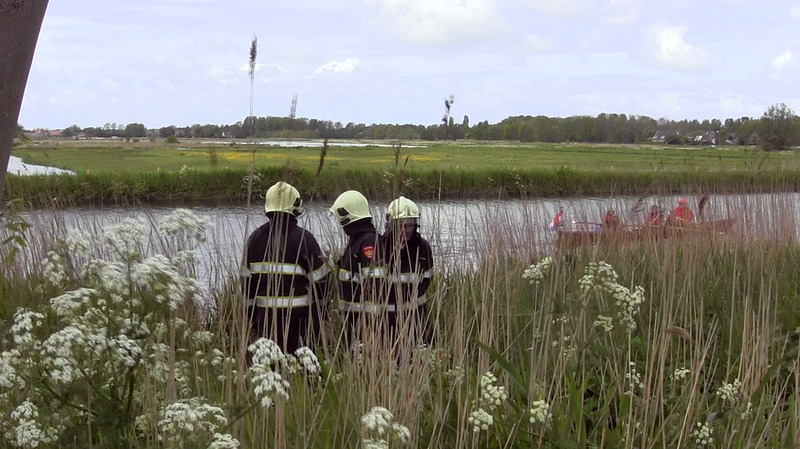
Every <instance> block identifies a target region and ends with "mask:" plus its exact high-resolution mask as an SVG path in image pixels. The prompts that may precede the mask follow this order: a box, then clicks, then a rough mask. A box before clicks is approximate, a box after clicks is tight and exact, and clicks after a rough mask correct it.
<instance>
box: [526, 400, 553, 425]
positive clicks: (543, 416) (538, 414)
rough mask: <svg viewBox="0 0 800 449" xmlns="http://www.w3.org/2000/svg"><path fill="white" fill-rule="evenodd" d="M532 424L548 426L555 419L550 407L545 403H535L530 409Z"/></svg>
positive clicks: (541, 401) (540, 401) (539, 401)
mask: <svg viewBox="0 0 800 449" xmlns="http://www.w3.org/2000/svg"><path fill="white" fill-rule="evenodd" d="M528 414H529V415H530V422H531V424H537V423H538V424H543V425H545V426H547V425H548V424H550V421H551V420H552V419H553V414H552V413H550V405H549V404H548V403H547V402H545V401H543V400H538V401H533V403H531V408H530V409H528Z"/></svg>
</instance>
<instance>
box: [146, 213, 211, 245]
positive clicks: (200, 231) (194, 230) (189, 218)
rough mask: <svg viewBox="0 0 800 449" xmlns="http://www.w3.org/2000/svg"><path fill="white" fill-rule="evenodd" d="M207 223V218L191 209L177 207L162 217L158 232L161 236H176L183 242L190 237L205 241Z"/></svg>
mask: <svg viewBox="0 0 800 449" xmlns="http://www.w3.org/2000/svg"><path fill="white" fill-rule="evenodd" d="M207 225H208V219H207V218H203V217H199V216H197V215H196V214H195V213H194V212H192V211H191V210H189V209H175V210H173V211H172V212H171V213H170V214H169V215H167V216H165V217H163V218H162V219H161V221H160V222H159V224H158V234H159V235H160V236H161V237H175V238H177V239H178V240H179V241H181V242H185V241H186V240H188V239H193V240H196V241H198V242H204V241H205V240H206V226H207Z"/></svg>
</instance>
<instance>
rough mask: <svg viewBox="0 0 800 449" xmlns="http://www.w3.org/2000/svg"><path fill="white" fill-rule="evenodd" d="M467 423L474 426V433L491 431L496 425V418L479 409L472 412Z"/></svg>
mask: <svg viewBox="0 0 800 449" xmlns="http://www.w3.org/2000/svg"><path fill="white" fill-rule="evenodd" d="M467 422H468V423H469V424H470V425H471V426H472V431H473V432H475V433H478V432H480V431H482V430H489V427H492V425H493V424H494V418H493V417H492V415H490V414H489V413H488V412H487V411H486V410H484V409H482V408H478V409H477V410H473V411H472V412H470V414H469V417H468V418H467Z"/></svg>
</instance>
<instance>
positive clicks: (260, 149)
mask: <svg viewBox="0 0 800 449" xmlns="http://www.w3.org/2000/svg"><path fill="white" fill-rule="evenodd" d="M383 143H386V142H383ZM405 144H407V145H425V148H405V147H402V162H404V161H405V158H406V157H408V164H407V167H406V168H407V169H408V170H410V171H416V172H421V171H451V170H465V171H481V170H511V171H527V170H553V169H559V168H569V169H572V170H576V171H589V172H615V171H617V172H664V171H666V172H692V171H702V172H736V171H747V172H761V171H766V172H769V171H782V170H789V171H798V170H800V156H798V155H796V154H794V153H766V152H763V151H761V150H759V149H756V148H754V147H737V146H725V147H718V148H707V147H694V146H690V147H673V146H666V145H590V144H508V143H483V142H481V143H476V142H457V143H430V142H401V145H405ZM212 153H215V154H216V159H217V162H216V166H214V164H213V163H212V157H211V155H212ZM12 154H13V155H14V156H18V157H20V158H22V160H23V161H24V162H26V163H31V164H41V165H52V166H55V167H59V168H64V169H69V170H73V171H75V172H79V173H86V172H88V173H103V172H114V173H120V172H130V171H133V172H152V171H178V170H180V169H181V168H182V167H183V166H186V167H189V168H194V169H197V170H211V169H214V168H215V167H216V168H219V169H230V170H234V171H236V170H244V169H248V168H249V167H250V162H251V159H252V160H253V163H254V166H255V167H256V168H268V167H286V166H288V167H291V168H292V169H300V170H313V169H316V167H317V165H318V163H319V149H317V148H278V147H269V146H253V145H236V144H233V143H232V144H229V145H217V146H213V145H207V144H203V143H202V142H201V141H192V140H187V141H184V142H180V143H178V144H174V145H168V144H166V143H164V142H163V141H158V142H156V143H153V142H108V141H104V142H86V141H74V142H73V141H56V142H50V141H48V142H32V143H25V144H23V145H18V146H16V147H15V148H14V149H13V150H12ZM394 156H395V155H394V149H393V148H382V147H377V146H368V147H363V148H360V147H333V146H332V147H330V148H329V149H328V154H327V156H326V167H328V168H331V169H344V168H347V169H359V170H371V169H381V170H387V169H390V168H393V167H394V164H395V158H394Z"/></svg>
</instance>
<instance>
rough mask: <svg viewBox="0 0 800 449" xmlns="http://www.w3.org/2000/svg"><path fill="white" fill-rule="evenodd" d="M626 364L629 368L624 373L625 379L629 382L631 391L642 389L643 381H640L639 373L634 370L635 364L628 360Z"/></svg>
mask: <svg viewBox="0 0 800 449" xmlns="http://www.w3.org/2000/svg"><path fill="white" fill-rule="evenodd" d="M628 366H629V369H628V372H627V373H625V379H627V380H628V382H629V385H630V388H631V392H634V391H636V390H641V389H643V388H644V383H643V382H642V376H641V374H639V372H637V371H636V364H635V363H634V362H629V363H628Z"/></svg>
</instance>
